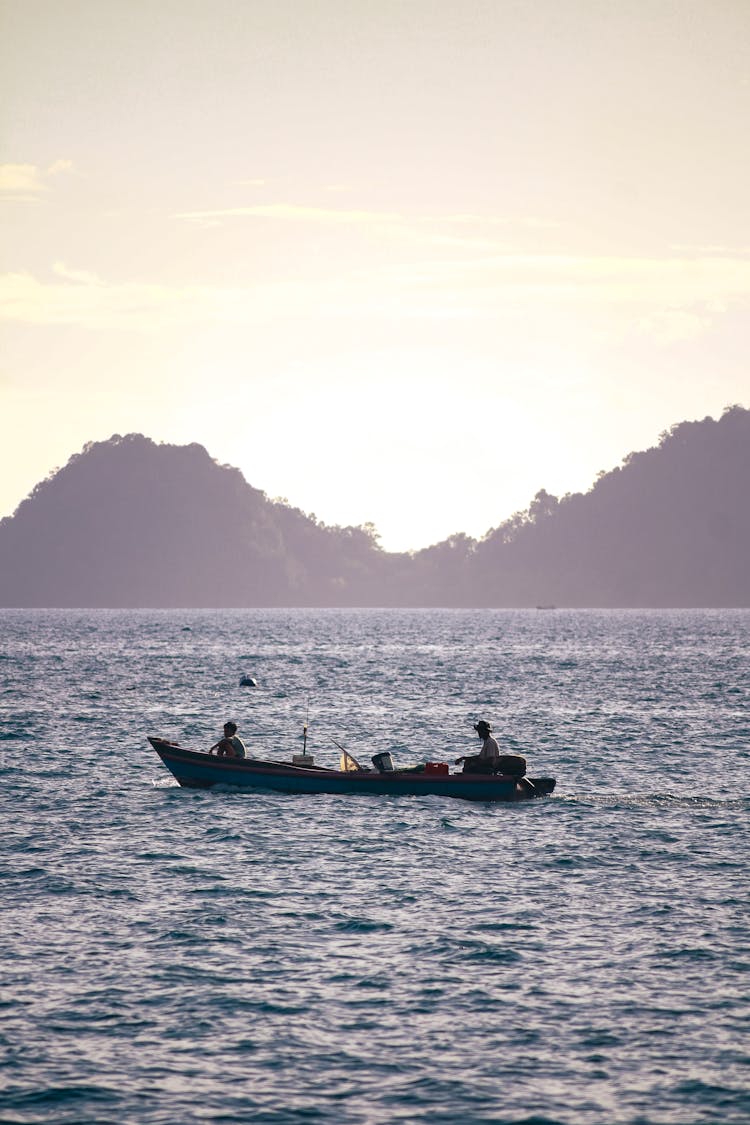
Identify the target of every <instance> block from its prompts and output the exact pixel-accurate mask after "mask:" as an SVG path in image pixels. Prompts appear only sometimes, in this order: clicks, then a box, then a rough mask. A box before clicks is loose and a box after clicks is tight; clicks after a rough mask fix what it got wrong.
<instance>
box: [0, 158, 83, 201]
mask: <svg viewBox="0 0 750 1125" xmlns="http://www.w3.org/2000/svg"><path fill="white" fill-rule="evenodd" d="M72 168H73V162H72V161H71V160H56V161H55V162H54V163H53V164H50V165H49V167H48V168H46V169H45V168H39V167H38V166H37V165H36V164H0V199H4V200H6V201H9V202H14V203H18V202H22V203H28V202H32V201H34V200H37V199H40V198H41V197H42V196H43V195H44V194H45V192H47V191H49V189H50V182H51V181H52V180H53V179H54V178H55V177H56V176H59V175H60V174H61V173H63V172H70V171H71V170H72Z"/></svg>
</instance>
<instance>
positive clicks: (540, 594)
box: [468, 406, 750, 607]
mask: <svg viewBox="0 0 750 1125" xmlns="http://www.w3.org/2000/svg"><path fill="white" fill-rule="evenodd" d="M468 570H469V573H470V575H471V578H470V584H471V586H472V587H473V588H474V589H476V590H481V592H482V600H483V602H484V603H485V604H489V605H492V604H508V605H534V604H537V605H543V604H554V605H565V606H631V607H635V606H644V607H647V606H750V411H748V410H744V409H742V408H741V407H738V406H735V407H731V408H728V409H727V410H726V411H725V412H724V414H723V415H722V417H721V418H720V419H719V421H714V420H713V419H711V418H705V419H704V420H703V421H702V422H682V423H680V424H679V425H675V426H673V427H672V428H671V430H670V431H669V432H668V433H666V434H663V435H662V439H661V441H660V443H659V445H658V446H657V447H656V448H654V449H648V450H646V451H645V452H643V453H631V454H630V455H629V456H627V457H626V458H625V460H624V463H623V465H622V467H620V468H616V469H614V470H613V471H612V472H609V473H604V474H601V475H600V477H599V479H598V480H597V482H596V484H595V485H594V487H593V488H592V489H591V490H590V491H589V492H587V493H586V494H585V495H581V494H575V495H572V496H566V497H563V499H561V500H558V499H557V498H556V497H554V496H549V495H548V494H547V493H546V492H540V493H538V494H537V496H536V497H535V498H534V501H533V503H532V504H531V506H530V508H529V510H528V512H525V513H522V514H519V515H517V516H515V517H514V518H513V519H511V520H509V521H507V522H506V523H504V524H502V525H501V526H500V527H498V528H496V529H495V530H494V531H492V532H491V533H490V534H489V535H488V536H486V537H485V539H484V540H483V541H482V542H481V543H479V544H478V545H477V547H476V549H475V551H474V552H473V553H472V555H471V558H470V565H469V567H468ZM498 599H499V600H498Z"/></svg>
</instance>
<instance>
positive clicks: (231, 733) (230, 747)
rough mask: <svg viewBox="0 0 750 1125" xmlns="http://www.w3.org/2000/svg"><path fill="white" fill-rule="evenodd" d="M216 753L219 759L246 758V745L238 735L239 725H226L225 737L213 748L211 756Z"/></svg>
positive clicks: (230, 723)
mask: <svg viewBox="0 0 750 1125" xmlns="http://www.w3.org/2000/svg"><path fill="white" fill-rule="evenodd" d="M213 753H216V756H217V757H219V758H246V757H247V750H246V749H245V743H244V742H243V741H242V739H241V738H240V737H239V735H238V734H237V724H236V723H233V722H231V720H230V722H228V723H224V737H223V738H220V739H219V741H218V742H217V743H216V744H215V745H214V746H212V747H211V749H210V750H209V754H213Z"/></svg>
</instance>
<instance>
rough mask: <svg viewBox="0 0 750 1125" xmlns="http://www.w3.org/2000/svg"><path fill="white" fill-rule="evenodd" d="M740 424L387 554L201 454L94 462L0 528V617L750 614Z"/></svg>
mask: <svg viewBox="0 0 750 1125" xmlns="http://www.w3.org/2000/svg"><path fill="white" fill-rule="evenodd" d="M749 485H750V411H748V410H746V409H744V408H743V407H741V406H731V407H728V408H727V409H726V410H725V411H724V413H723V415H722V416H721V418H719V419H718V420H714V419H712V418H705V419H703V420H702V421H699V422H681V423H679V424H677V425H675V426H673V427H672V428H671V429H670V430H669V431H668V432H666V433H664V434H662V435H661V439H660V441H659V444H658V445H657V446H656V447H654V448H652V449H648V450H645V451H644V452H639V453H631V454H629V455H628V456H627V457H626V458H625V459H624V462H623V463H622V465H621V466H618V467H617V468H615V469H613V470H612V471H611V472H606V473H601V474H600V475H599V477H598V479H597V481H596V482H595V484H594V485H593V487H592V488H591V489H590V490H589V491H588V492H586V493H583V494H582V493H574V494H571V495H567V496H564V497H562V498H558V497H556V496H552V495H550V494H549V493H548V492H546V491H545V490H544V489H542V490H541V491H540V492H538V493H537V495H536V496H535V497H534V499H533V500H532V502H531V503H530V505H529V507H528V509H527V510H526V511H523V512H516V513H515V514H514V515H513V516H512V517H511V518H510V519H508V520H506V521H505V522H504V523H501V524H500V525H499V526H497V527H495V528H493V529H492V530H491V531H489V532H488V533H487V535H485V536H484V537H483V538H482V539H479V540H476V539H473V538H471V537H470V536H468V535H465V534H464V533H462V532H458V533H456V534H455V535H452V536H450V537H449V538H448V539H446V540H444V541H443V542H441V543H437V544H435V545H434V546H431V547H427V548H424V549H423V550H418V551H412V552H403V553H396V552H388V551H384V550H383V549H382V548H381V547H380V546H379V544H378V538H377V533H376V531H375V529H374V528H373V527H372V525H371V524H364V525H362V526H358V527H331V526H328V525H326V524H325V523H322V522H321V521H319V520H317V519H315V517H313V516H310V515H307V514H305V513H304V512H302V511H300V509H298V508H295V507H292V506H291V505H289V504H287V503H285V502H280V501H272V500H270V499H269V498H268V497H267V496H266V495H265V493H263V492H262V491H260V490H259V489H257V488H253V487H252V486H251V485H249V484H248V483H247V481H246V480H245V479H244V477H243V476H242V474H241V473H240V471H239V470H238V469H235V468H232V467H231V466H228V465H220V464H218V463H217V462H216V461H215V460H213V459H212V458H211V457H210V456H209V454H208V453H207V452H206V450H205V449H204V448H203V447H202V446H200V445H197V444H193V445H187V446H174V445H167V444H157V443H155V442H153V441H151V440H150V439H149V438H146V437H143V436H142V435H141V434H128V435H126V436H124V437H123V436H120V435H114V436H113V437H112V438H110V439H109V441H104V442H96V443H91V444H89V445H87V446H86V447H85V448H84V450H83V451H82V452H81V453H79V454H75V455H74V456H73V457H71V459H70V460H69V462H68V464H67V465H65V467H64V468H62V469H60V470H57V471H56V472H54V473H53V474H51V475H50V476H49V477H48V478H47V479H46V480H44V481H42V482H40V483H39V484H38V485H37V486H36V487H35V488H34V490H33V491H32V493H31V494H30V496H29V497H27V499H26V500H24V501H23V502H22V503H21V504H20V505H19V507H18V509H17V510H16V512H15V513H14V514H13V516H10V517H8V518H6V519H4V520H2V521H0V605H3V606H26V607H35V606H61V607H64V606H76V607H92V608H93V607H102V606H106V607H167V608H168V607H175V608H177V607H185V608H187V607H246V606H282V605H283V606H295V605H298V606H394V607H395V606H455V607H459V606H467V607H468V606H476V607H481V606H498V607H503V606H508V607H521V606H542V605H543V606H547V605H556V606H573V607H587V606H589V607H609V606H611V607H649V606H653V607H671V606H748V605H750V567H748V561H747V560H748V558H749V557H750V500H749V499H748V496H749V487H748V486H749Z"/></svg>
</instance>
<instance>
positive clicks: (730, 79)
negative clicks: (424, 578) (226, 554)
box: [0, 0, 750, 550]
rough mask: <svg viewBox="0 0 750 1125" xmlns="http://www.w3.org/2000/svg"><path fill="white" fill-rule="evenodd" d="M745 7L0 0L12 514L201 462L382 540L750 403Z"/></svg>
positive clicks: (579, 474)
mask: <svg viewBox="0 0 750 1125" xmlns="http://www.w3.org/2000/svg"><path fill="white" fill-rule="evenodd" d="M749 173H750V2H749V0H700V2H695V0H680V2H678V0H495V2H491V0H490V2H488V0H481V2H480V0H429V2H427V0H399V2H392V0H314V2H313V0H307V2H305V0H296V2H293V3H292V2H288V0H263V2H258V0H0V214H1V215H2V227H3V230H2V240H1V242H0V321H1V323H0V331H1V332H2V354H1V356H0V516H2V515H10V514H11V513H12V512H13V511H14V509H15V508H16V506H17V505H18V504H19V503H20V501H21V500H22V499H23V498H24V496H26V495H27V494H28V492H29V491H30V490H31V488H32V487H33V486H34V484H36V483H37V481H39V480H40V479H42V478H44V477H45V476H46V475H47V474H48V473H49V472H50V471H51V470H52V469H54V468H55V467H57V466H61V465H63V464H65V462H66V461H67V460H68V458H69V457H70V456H71V454H73V453H76V452H79V451H80V450H81V448H82V447H83V445H84V444H85V443H86V442H88V441H98V440H102V439H106V438H108V437H110V436H111V435H112V434H113V433H120V434H125V433H129V432H132V431H137V432H140V433H144V434H146V435H147V436H149V437H152V438H153V439H154V440H156V441H167V442H175V443H178V444H183V443H189V442H199V443H201V444H202V445H204V446H205V447H206V448H207V449H208V451H209V453H210V454H211V456H213V457H215V458H216V459H217V460H218V461H219V462H221V463H227V464H230V465H234V466H237V467H238V468H240V469H241V470H242V472H243V473H244V475H245V477H246V478H247V480H248V481H249V482H250V483H251V484H252V485H254V486H255V487H257V488H261V489H263V490H264V491H265V492H267V493H268V495H269V496H270V497H272V498H274V497H278V496H284V497H286V498H288V500H289V501H290V503H292V504H294V505H295V506H298V507H300V508H302V509H303V510H305V511H307V512H314V513H315V514H316V515H317V516H318V518H320V519H323V520H325V521H326V522H327V523H342V524H348V523H354V524H359V523H363V522H365V521H372V522H374V523H375V525H376V526H377V528H378V530H379V532H380V533H381V536H382V543H383V546H384V547H386V548H388V549H392V550H399V549H407V548H417V547H422V546H426V545H428V544H430V543H434V542H436V541H438V540H439V539H442V538H445V537H446V536H448V535H450V534H451V533H453V532H456V531H465V532H468V533H469V534H472V535H475V536H480V535H482V534H483V533H484V532H485V531H487V529H488V528H490V527H493V526H496V525H497V524H499V523H500V522H502V520H504V519H505V518H507V517H508V516H509V515H511V514H512V512H513V511H514V510H516V509H518V508H525V507H526V506H527V505H528V503H529V502H530V500H531V499H532V497H533V495H534V493H535V492H536V491H538V489H540V488H542V487H544V488H546V489H547V490H548V491H550V492H554V493H556V494H558V495H561V494H563V493H565V492H568V491H578V490H586V489H588V488H589V487H590V486H591V484H592V483H593V481H594V479H595V477H596V474H597V472H598V471H599V470H602V469H610V468H613V467H614V466H615V465H617V464H618V463H619V462H620V460H621V459H622V457H623V456H624V455H626V454H627V453H628V452H630V451H631V450H635V449H642V448H646V447H648V446H650V445H653V444H655V443H656V442H657V441H658V438H659V434H660V432H661V431H662V430H664V429H666V428H668V427H669V426H670V425H671V424H673V423H675V422H679V421H682V420H685V419H694V418H702V417H704V416H705V415H707V414H710V415H712V416H714V417H717V416H719V415H720V413H721V411H722V409H723V408H724V407H725V406H727V405H728V404H731V403H735V402H739V403H742V404H743V405H745V406H750V174H749Z"/></svg>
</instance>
